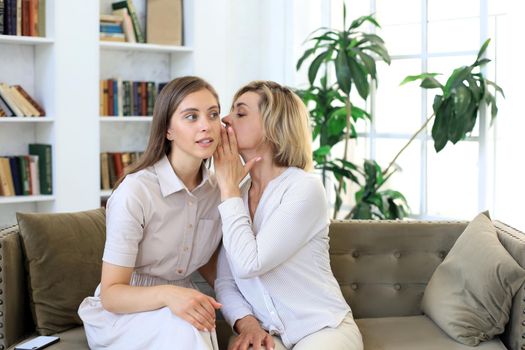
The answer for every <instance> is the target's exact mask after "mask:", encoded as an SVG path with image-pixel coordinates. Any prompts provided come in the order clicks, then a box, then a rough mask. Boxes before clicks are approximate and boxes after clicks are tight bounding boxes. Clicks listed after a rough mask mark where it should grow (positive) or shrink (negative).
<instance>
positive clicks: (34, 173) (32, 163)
mask: <svg viewBox="0 0 525 350" xmlns="http://www.w3.org/2000/svg"><path fill="white" fill-rule="evenodd" d="M29 171H30V177H31V194H32V195H39V194H40V179H39V172H38V156H31V155H30V156H29Z"/></svg>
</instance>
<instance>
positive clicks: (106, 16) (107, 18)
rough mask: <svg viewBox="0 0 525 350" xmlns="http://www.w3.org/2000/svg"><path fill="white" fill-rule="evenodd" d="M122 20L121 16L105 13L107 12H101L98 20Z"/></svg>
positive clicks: (118, 21) (119, 21) (117, 21)
mask: <svg viewBox="0 0 525 350" xmlns="http://www.w3.org/2000/svg"><path fill="white" fill-rule="evenodd" d="M122 21H123V18H122V16H116V15H107V14H101V15H100V22H107V23H122Z"/></svg>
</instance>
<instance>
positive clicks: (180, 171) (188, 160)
mask: <svg viewBox="0 0 525 350" xmlns="http://www.w3.org/2000/svg"><path fill="white" fill-rule="evenodd" d="M168 159H169V161H170V164H171V167H172V168H173V170H174V171H175V174H177V177H178V178H179V179H180V180H181V181H182V183H184V186H186V188H187V189H188V191H190V192H191V191H193V189H195V187H197V186H198V185H199V184H200V182H201V181H202V173H201V171H200V170H201V166H202V159H198V158H192V157H184V155H183V154H177V155H175V152H174V151H173V150H172V152H171V153H170V154H169V155H168Z"/></svg>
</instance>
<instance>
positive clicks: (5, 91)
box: [0, 83, 24, 117]
mask: <svg viewBox="0 0 525 350" xmlns="http://www.w3.org/2000/svg"><path fill="white" fill-rule="evenodd" d="M0 96H1V97H2V99H3V100H4V101H5V103H7V105H8V106H9V108H11V110H12V111H13V112H14V114H15V116H17V117H23V116H24V113H22V110H21V109H20V108H19V107H18V105H17V104H16V100H15V98H14V96H12V95H11V91H10V89H9V85H7V84H4V83H0Z"/></svg>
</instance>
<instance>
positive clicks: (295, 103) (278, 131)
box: [232, 80, 312, 171]
mask: <svg viewBox="0 0 525 350" xmlns="http://www.w3.org/2000/svg"><path fill="white" fill-rule="evenodd" d="M247 92H254V93H256V94H257V95H259V112H260V113H261V117H262V125H263V129H264V135H265V136H264V137H265V139H266V141H267V142H268V143H269V145H270V147H271V148H272V151H273V154H274V163H275V164H276V165H278V166H284V167H291V166H294V167H297V168H301V169H304V170H307V171H308V170H311V168H312V146H311V143H312V136H311V135H312V134H311V131H310V123H309V120H310V117H309V113H308V110H307V109H306V106H305V105H304V103H303V101H302V100H301V99H300V98H299V96H297V95H296V94H295V93H294V92H293V91H292V90H290V89H289V88H287V87H286V86H282V85H280V84H278V83H276V82H274V81H269V80H255V81H252V82H251V83H249V84H248V85H245V86H243V87H241V88H240V89H239V91H237V93H236V94H235V96H234V98H233V101H234V103H235V101H236V100H237V99H238V98H239V97H240V96H241V95H243V94H245V93H247ZM232 108H233V106H232Z"/></svg>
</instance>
